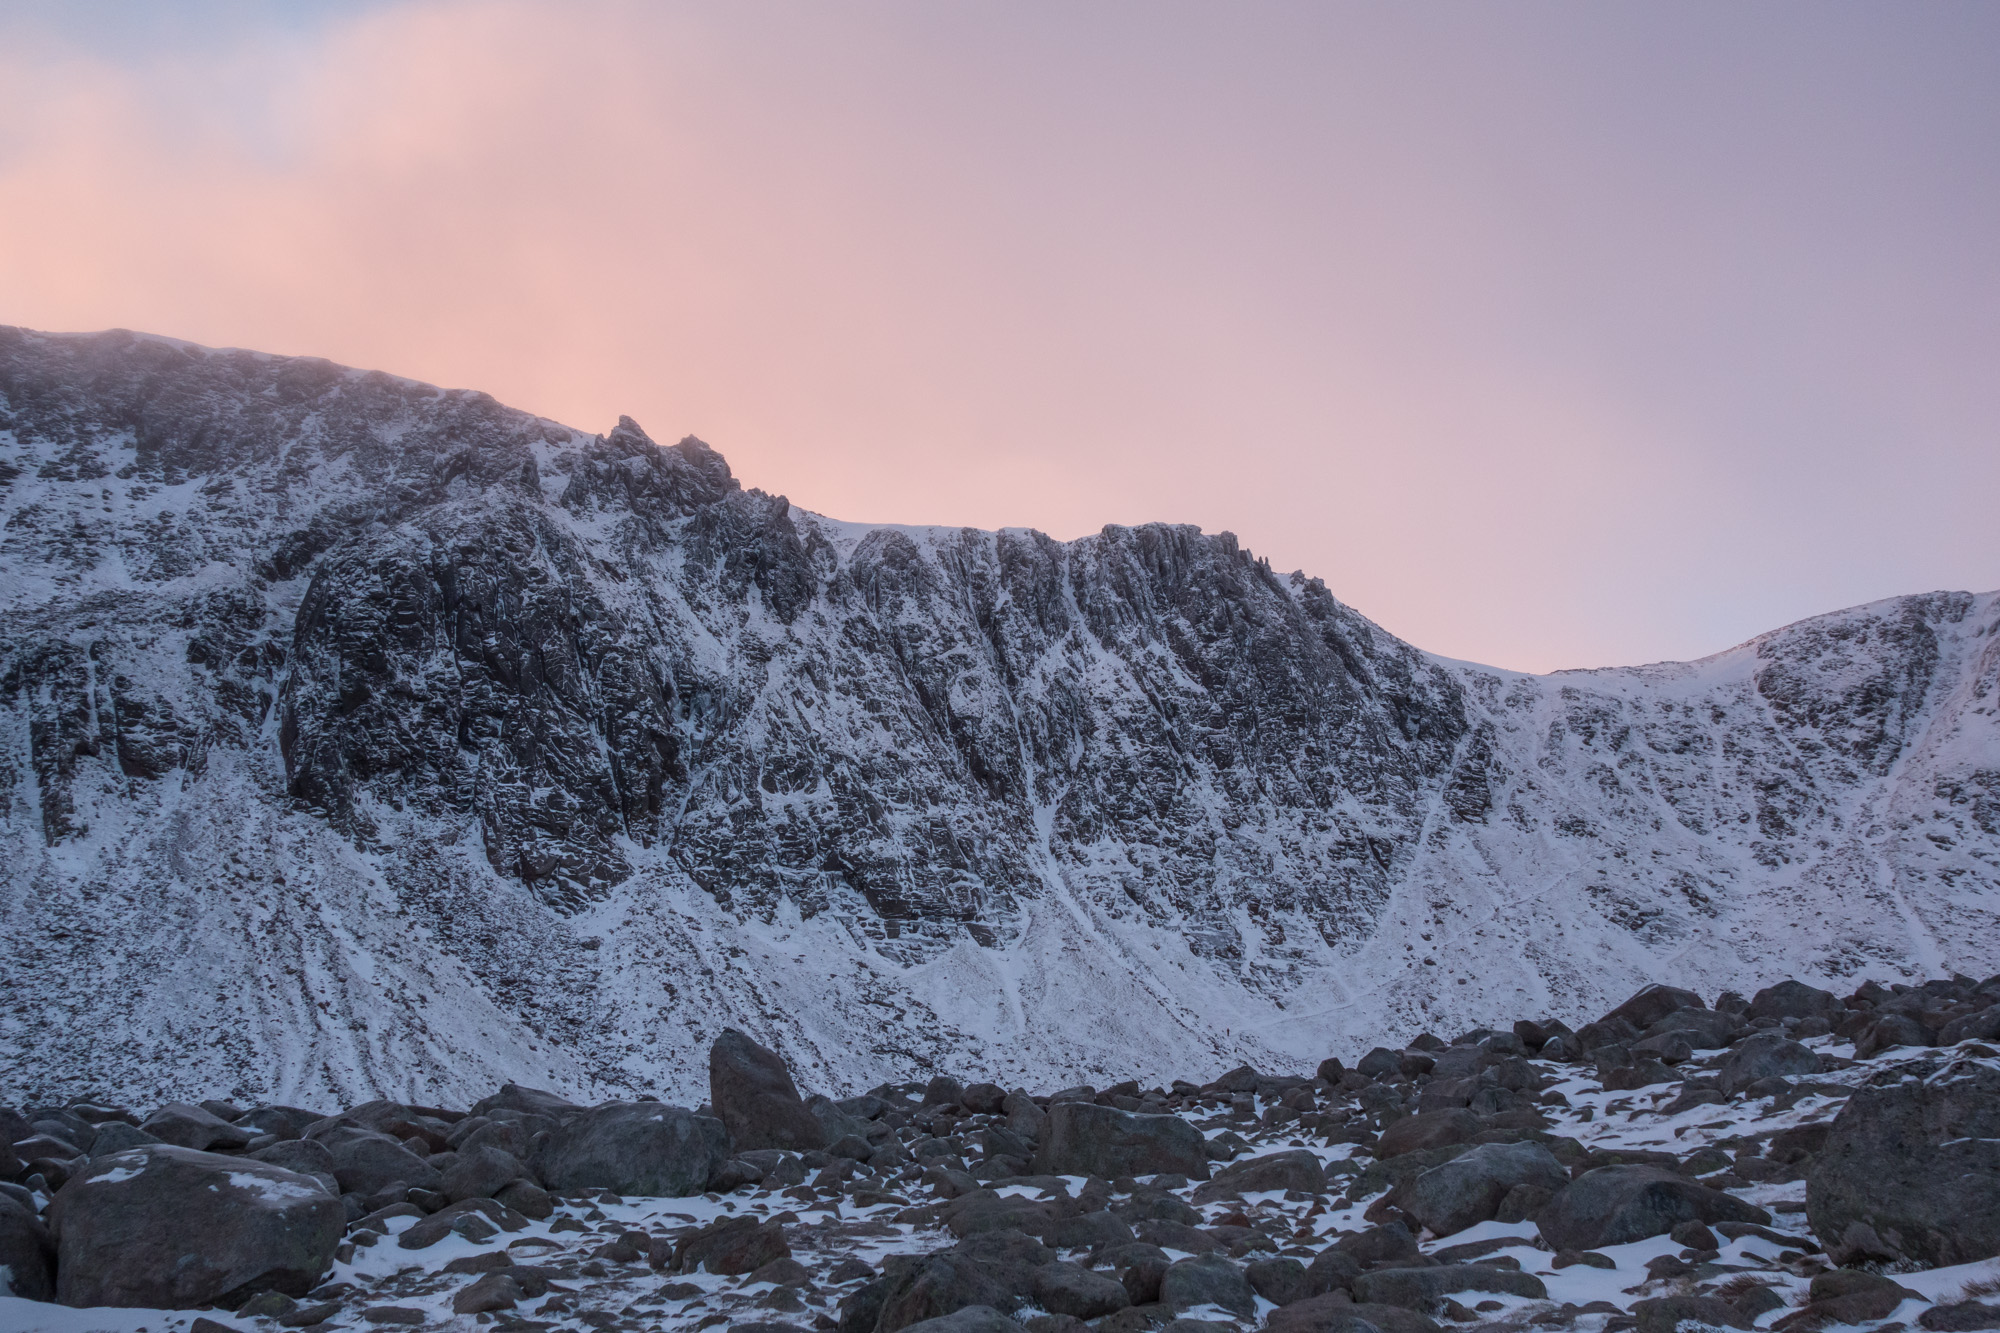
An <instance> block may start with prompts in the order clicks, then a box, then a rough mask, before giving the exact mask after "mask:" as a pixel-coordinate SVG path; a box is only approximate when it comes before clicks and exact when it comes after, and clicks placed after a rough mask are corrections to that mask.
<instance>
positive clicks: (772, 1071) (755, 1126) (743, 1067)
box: [708, 1028, 832, 1152]
mask: <svg viewBox="0 0 2000 1333" xmlns="http://www.w3.org/2000/svg"><path fill="white" fill-rule="evenodd" d="M708 1102H709V1105H710V1106H712V1107H714V1108H715V1114H716V1116H717V1117H718V1118H719V1119H720V1120H721V1121H722V1123H723V1124H724V1125H725V1126H727V1127H728V1129H729V1135H730V1137H731V1138H732V1139H734V1140H735V1142H736V1150H737V1151H738V1152H743V1151H745V1150H749V1149H756V1148H782V1149H785V1150H786V1151H789V1152H805V1151H807V1150H809V1149H812V1148H824V1147H826V1145H827V1144H828V1143H829V1142H831V1141H832V1140H830V1139H829V1138H828V1137H827V1133H826V1129H825V1127H824V1126H823V1125H822V1124H821V1123H820V1120H819V1117H817V1116H815V1115H814V1114H813V1113H812V1111H811V1110H809V1109H808V1108H807V1107H806V1104H805V1102H804V1100H802V1099H801V1098H800V1096H799V1090H798V1089H797V1088H796V1087H794V1086H793V1084H792V1075H791V1071H790V1070H788V1069H786V1068H785V1062H784V1060H783V1059H781V1058H780V1057H779V1056H778V1055H777V1053H776V1052H774V1051H767V1050H765V1049H764V1048H763V1047H762V1046H759V1045H758V1044H757V1043H756V1042H754V1041H752V1040H750V1038H748V1037H746V1036H745V1035H743V1034H742V1033H741V1032H738V1031H737V1030H736V1029H735V1028H725V1029H723V1033H722V1035H721V1036H719V1037H717V1038H716V1039H715V1045H713V1046H711V1047H710V1048H709V1051H708Z"/></svg>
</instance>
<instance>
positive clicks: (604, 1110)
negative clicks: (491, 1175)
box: [534, 1102, 729, 1197]
mask: <svg viewBox="0 0 2000 1333" xmlns="http://www.w3.org/2000/svg"><path fill="white" fill-rule="evenodd" d="M728 1160H729V1131H728V1130H727V1129H725V1128H723V1125H722V1122H721V1121H720V1120H715V1119H711V1118H710V1117H708V1116H705V1115H696V1114H695V1113H694V1112H692V1111H689V1110H686V1109H684V1108H682V1107H678V1106H667V1105H664V1104H662V1103H660V1102H607V1103H606V1104H605V1105H603V1106H594V1107H592V1108H591V1109H590V1110H588V1111H583V1112H580V1113H578V1114H577V1115H575V1116H573V1117H572V1118H571V1119H570V1120H569V1121H568V1122H567V1123H565V1124H563V1125H562V1126H561V1127H560V1128H558V1129H557V1130H555V1131H554V1132H553V1133H551V1134H550V1135H549V1137H548V1138H547V1139H546V1140H545V1141H544V1142H543V1143H542V1145H541V1148H540V1149H539V1150H538V1151H537V1152H536V1154H535V1162H534V1166H535V1171H536V1174H537V1175H539V1176H540V1177H541V1179H542V1183H543V1184H544V1185H546V1186H548V1187H549V1188H550V1189H552V1190H556V1191H563V1190H576V1189H608V1190H612V1191H614V1192H615V1193H618V1194H637V1195H646V1196H673V1197H680V1196H685V1195H689V1194H699V1193H701V1192H702V1191H703V1190H705V1189H707V1188H708V1182H709V1180H710V1179H711V1178H712V1177H713V1176H714V1175H715V1174H716V1172H717V1170H719V1169H720V1168H721V1166H722V1164H723V1163H724V1162H726V1161H728Z"/></svg>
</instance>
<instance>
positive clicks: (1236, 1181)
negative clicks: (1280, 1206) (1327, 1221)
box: [1194, 1148, 1326, 1203]
mask: <svg viewBox="0 0 2000 1333" xmlns="http://www.w3.org/2000/svg"><path fill="white" fill-rule="evenodd" d="M1263 1190H1297V1191H1298V1192H1299V1193H1301V1194H1320V1193H1323V1192H1324V1191H1325V1190H1326V1168H1324V1167H1322V1166H1321V1165H1320V1162H1319V1158H1318V1157H1316V1156H1314V1155H1313V1154H1312V1153H1310V1152H1308V1151H1306V1150H1305V1149H1304V1148H1295V1149H1292V1150H1291V1151H1289V1152H1274V1153H1265V1154H1264V1155H1262V1156H1260V1157H1246V1158H1244V1159H1243V1160H1242V1161H1239V1162H1232V1163H1230V1164H1229V1165H1228V1166H1226V1167H1224V1168H1223V1169H1222V1170H1220V1171H1218V1172H1216V1173H1215V1177H1214V1179H1212V1180H1209V1181H1207V1182H1205V1183H1204V1184H1202V1185H1201V1186H1199V1187H1198V1188H1196V1190H1195V1192H1194V1201H1195V1202H1196V1203H1207V1202H1209V1201H1210V1200H1212V1199H1222V1198H1227V1197H1229V1196H1231V1195H1242V1194H1255V1193H1258V1192H1259V1191H1263Z"/></svg>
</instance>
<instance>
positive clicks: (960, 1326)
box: [731, 1305, 1028, 1333]
mask: <svg viewBox="0 0 2000 1333" xmlns="http://www.w3.org/2000/svg"><path fill="white" fill-rule="evenodd" d="M885 1318H886V1316H885ZM897 1327H898V1328H906V1329H913V1330H916V1333H1028V1330H1027V1329H1025V1328H1023V1327H1022V1326H1021V1325H1020V1324H1018V1323H1016V1322H1015V1321H1014V1320H1012V1319H1009V1318H1008V1317H1007V1316H1006V1315H1004V1314H1001V1313H1000V1312H999V1311H998V1310H996V1309H994V1308H993V1307H992V1306H990V1305H967V1306H964V1307H961V1308H960V1309H957V1310H954V1311H952V1312H951V1313H950V1314H948V1315H939V1316H938V1317H937V1318H935V1319H923V1320H919V1321H918V1322H916V1323H914V1324H899V1325H897ZM731 1333H735V1331H734V1330H733V1329H732V1330H731ZM882 1333H893V1330H891V1329H889V1328H888V1327H887V1325H886V1324H885V1325H884V1326H883V1329H882Z"/></svg>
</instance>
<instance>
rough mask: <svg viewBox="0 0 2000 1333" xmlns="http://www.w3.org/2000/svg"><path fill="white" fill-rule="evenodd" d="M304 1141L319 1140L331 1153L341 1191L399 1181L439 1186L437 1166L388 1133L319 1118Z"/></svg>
mask: <svg viewBox="0 0 2000 1333" xmlns="http://www.w3.org/2000/svg"><path fill="white" fill-rule="evenodd" d="M306 1141H307V1142H314V1143H318V1144H320V1145H321V1146H323V1147H324V1148H325V1149H326V1150H327V1152H328V1153H329V1154H331V1155H332V1157H333V1176H334V1179H335V1180H338V1181H339V1182H340V1188H341V1192H342V1193H344V1194H360V1195H364V1196H365V1195H371V1194H376V1193H378V1192H380V1191H381V1190H384V1189H386V1188H388V1187H389V1186H390V1185H394V1184H399V1183H400V1184H404V1185H409V1186H411V1187H413V1188H416V1189H426V1190H434V1189H436V1188H437V1187H438V1182H439V1179H440V1177H439V1175H438V1171H437V1168H436V1167H434V1166H432V1165H431V1164H430V1163H429V1162H426V1161H425V1160H424V1159H423V1158H421V1157H419V1156H417V1155H416V1154H415V1153H413V1152H411V1151H410V1150H409V1149H408V1148H405V1147H404V1146H403V1145H402V1144H400V1143H398V1142H397V1141H396V1140H394V1139H392V1138H390V1137H389V1136H388V1135H387V1134H381V1133H377V1132H376V1131H375V1130H372V1129H362V1128H360V1127H359V1126H356V1125H343V1124H340V1123H338V1122H328V1121H322V1122H320V1124H318V1125H315V1126H314V1127H313V1131H312V1137H311V1138H310V1139H308V1140H306Z"/></svg>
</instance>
